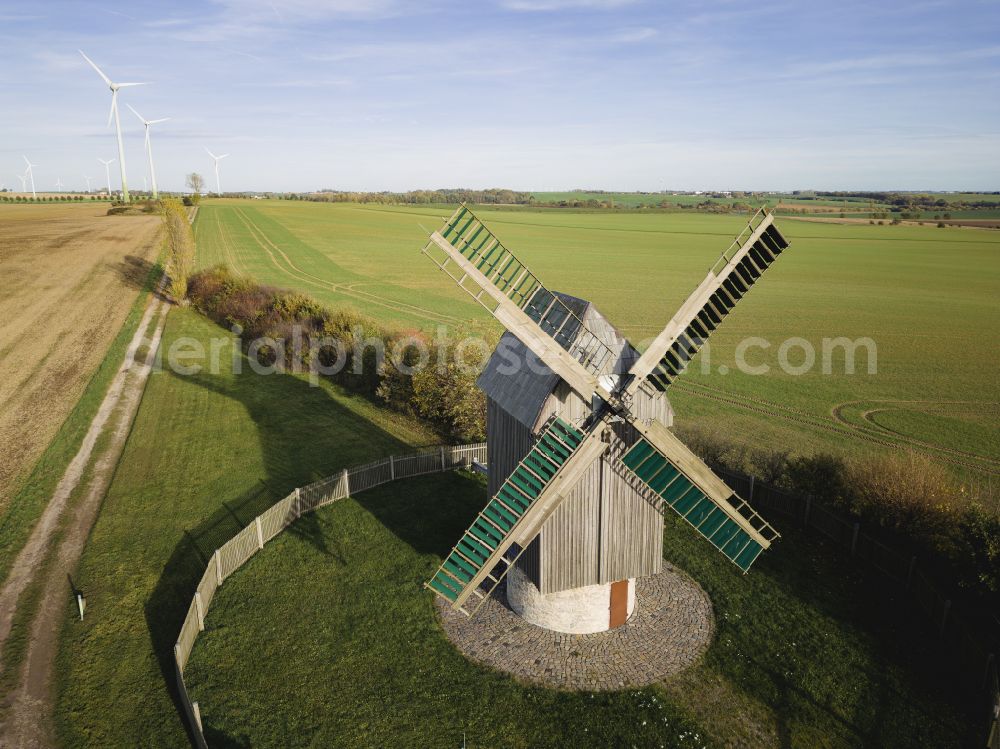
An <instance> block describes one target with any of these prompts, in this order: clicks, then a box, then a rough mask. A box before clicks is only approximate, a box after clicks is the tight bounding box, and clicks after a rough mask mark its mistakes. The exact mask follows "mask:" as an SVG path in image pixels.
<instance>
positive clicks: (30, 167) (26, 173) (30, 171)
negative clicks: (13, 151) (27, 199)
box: [22, 156, 38, 198]
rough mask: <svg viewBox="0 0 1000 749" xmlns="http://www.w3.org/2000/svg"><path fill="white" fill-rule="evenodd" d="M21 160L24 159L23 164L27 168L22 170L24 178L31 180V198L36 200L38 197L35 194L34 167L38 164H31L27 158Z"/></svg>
mask: <svg viewBox="0 0 1000 749" xmlns="http://www.w3.org/2000/svg"><path fill="white" fill-rule="evenodd" d="M22 158H23V159H24V163H25V164H27V165H28V168H27V169H25V170H24V176H25V177H28V178H29V179H30V180H31V197H32V198H37V197H38V195H36V194H35V167H36V166H38V164H32V163H31V162H30V161H28V157H27V156H23V157H22Z"/></svg>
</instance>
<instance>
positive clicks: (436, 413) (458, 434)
mask: <svg viewBox="0 0 1000 749" xmlns="http://www.w3.org/2000/svg"><path fill="white" fill-rule="evenodd" d="M188 298H189V299H190V300H191V302H192V304H193V305H194V307H195V308H196V309H198V310H199V311H200V312H202V313H203V314H205V315H207V316H208V317H210V318H211V319H213V320H215V321H216V322H217V323H219V324H220V325H224V326H226V327H229V328H231V329H235V330H237V331H238V332H239V335H240V338H241V339H242V341H243V343H244V346H245V348H246V350H247V353H248V355H250V356H252V357H253V358H255V359H256V361H257V362H258V363H259V364H260V365H263V366H269V367H275V368H277V369H278V371H310V367H311V366H313V365H314V363H316V362H318V364H319V368H318V371H320V372H321V373H324V374H323V376H326V377H329V378H331V379H332V380H333V381H335V382H337V383H339V384H341V385H343V386H345V387H348V388H349V389H351V390H353V391H355V392H358V393H361V394H363V395H365V396H367V397H370V398H373V399H378V400H380V401H382V402H383V403H385V404H387V405H388V406H390V407H391V408H393V409H395V410H397V411H401V412H403V413H410V414H413V415H415V416H419V417H421V418H423V419H426V420H427V421H428V422H430V423H431V424H432V425H433V426H434V427H435V428H436V429H437V430H438V431H439V432H440V433H441V435H442V436H443V437H446V438H447V439H451V440H460V441H467V442H472V441H479V440H483V439H485V438H486V403H485V399H484V398H483V396H482V393H481V392H480V391H479V389H478V388H477V387H476V382H475V381H476V377H477V375H478V373H479V371H480V369H481V368H482V365H483V364H484V363H485V358H484V354H485V353H487V352H489V351H490V350H492V348H493V346H494V345H495V343H496V340H495V333H493V332H492V331H491V330H489V329H485V328H484V329H482V330H478V331H474V332H475V333H478V334H479V337H480V338H481V339H482V341H483V344H482V345H481V346H472V347H470V346H467V345H460V341H459V340H458V339H457V338H454V337H452V336H450V335H440V334H439V335H438V336H436V337H434V338H433V339H431V338H429V337H428V336H427V335H426V334H425V333H423V332H422V331H415V330H399V329H390V328H387V327H385V326H383V325H381V324H380V323H378V322H376V321H374V320H372V319H371V318H368V317H365V316H364V315H361V314H360V313H358V312H356V311H354V310H352V309H349V308H343V309H331V308H328V307H324V306H322V305H321V304H319V302H317V301H316V300H315V299H313V298H311V297H309V296H307V295H305V294H301V293H299V292H295V291H288V290H285V289H278V288H274V287H271V286H264V285H262V284H259V283H257V282H255V281H253V280H252V279H249V278H245V277H240V276H236V275H234V274H233V273H232V272H231V271H229V270H228V269H227V268H225V267H222V266H218V267H215V268H210V269H207V270H202V271H199V272H198V273H195V274H193V275H192V276H191V277H190V279H189V281H188ZM332 341H336V342H338V344H337V345H336V346H334V345H332V344H331V342H332ZM420 351H423V352H425V354H424V355H425V356H426V357H427V361H428V365H427V366H416V365H418V364H419V363H420V362H419V361H418V360H419V358H420V353H419V352H420ZM331 370H336V371H331Z"/></svg>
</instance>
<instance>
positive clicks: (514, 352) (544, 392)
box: [476, 291, 639, 429]
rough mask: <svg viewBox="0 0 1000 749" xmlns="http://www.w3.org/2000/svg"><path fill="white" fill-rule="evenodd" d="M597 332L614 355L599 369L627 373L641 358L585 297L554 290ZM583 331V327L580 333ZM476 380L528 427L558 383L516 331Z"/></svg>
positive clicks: (507, 336) (503, 340) (504, 340)
mask: <svg viewBox="0 0 1000 749" xmlns="http://www.w3.org/2000/svg"><path fill="white" fill-rule="evenodd" d="M554 293H555V294H556V296H558V297H559V298H560V299H561V300H562V301H563V303H564V304H566V306H567V307H569V308H570V310H571V311H572V312H573V313H574V314H575V315H576V316H577V317H579V318H580V319H581V320H582V321H583V324H584V326H585V327H586V329H587V330H589V331H590V332H591V333H593V334H594V335H595V336H597V337H598V338H599V339H600V340H601V341H602V342H603V343H604V345H606V346H607V347H608V348H609V349H611V352H612V354H613V356H611V357H610V358H609V360H608V363H607V364H606V365H605V366H604V367H603V368H602V370H601V371H600V372H599V373H598V374H601V375H605V374H624V373H625V372H627V371H628V370H629V369H631V367H632V364H633V363H634V362H635V360H636V359H638V358H639V353H638V352H637V351H636V350H635V349H634V348H632V346H631V345H629V343H628V341H627V340H625V336H623V335H622V334H621V332H620V331H619V330H618V329H617V328H616V327H615V326H614V325H612V324H611V322H610V321H609V320H608V319H607V318H606V317H605V316H604V315H602V314H601V313H600V312H599V311H598V309H597V307H595V306H594V305H593V304H592V303H591V302H589V301H587V300H586V299H580V298H578V297H575V296H570V295H569V294H563V293H561V292H558V291H556V292H554ZM582 332H583V329H582V328H581V329H580V330H579V331H578V332H577V335H579V334H580V333H582ZM476 384H477V385H478V386H479V387H480V389H481V390H483V392H485V393H486V395H487V396H488V397H490V398H492V399H493V400H494V401H496V403H497V404H498V405H499V406H500V407H501V408H502V409H503V410H504V411H506V412H507V413H509V414H510V415H511V416H513V417H514V418H515V419H517V420H518V421H519V422H520V423H521V424H523V425H525V426H526V427H528V428H529V429H530V428H534V426H535V424H536V423H537V421H538V416H539V414H540V413H541V410H542V406H544V405H545V401H546V400H547V399H548V397H549V396H550V395H551V394H552V391H553V390H555V388H556V385H558V384H559V375H557V374H556V373H555V372H553V371H552V370H551V369H549V368H548V366H547V365H546V364H545V363H543V362H542V361H541V359H539V358H538V357H537V356H535V354H533V353H532V352H531V350H530V349H528V347H527V346H525V345H524V344H523V343H521V341H520V340H519V339H518V338H517V336H515V335H514V334H513V333H509V332H508V333H504V334H503V336H502V337H501V338H500V342H499V343H498V344H497V347H496V349H494V351H493V355H492V356H491V357H490V359H489V361H488V362H487V363H486V366H485V367H484V369H483V371H482V373H481V374H480V375H479V379H477V380H476Z"/></svg>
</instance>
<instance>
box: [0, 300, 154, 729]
mask: <svg viewBox="0 0 1000 749" xmlns="http://www.w3.org/2000/svg"><path fill="white" fill-rule="evenodd" d="M161 290H162V284H161ZM168 308H169V304H168V302H166V301H165V300H164V299H163V298H162V297H161V296H160V295H159V294H154V295H153V296H152V297H151V298H150V301H149V304H148V305H147V307H146V310H145V312H144V314H143V317H142V320H141V321H140V323H139V326H138V328H137V329H136V332H135V335H134V336H133V338H132V340H131V342H130V343H129V347H128V349H127V351H126V354H125V360H124V362H123V364H122V366H121V368H120V369H119V371H118V373H117V374H116V375H115V378H114V380H113V381H112V383H111V386H110V388H109V389H108V392H107V395H106V396H105V398H104V401H103V402H102V403H101V407H100V410H99V411H98V412H97V415H96V416H95V417H94V419H93V421H92V422H91V424H90V429H89V430H88V432H87V435H86V437H85V438H84V441H83V444H82V445H81V447H80V450H79V452H78V453H77V455H76V456H75V457H74V458H73V461H72V462H71V463H70V465H69V466H68V467H67V469H66V472H65V474H64V475H63V477H62V479H61V480H60V482H59V484H58V486H57V487H56V490H55V492H54V494H53V496H52V498H51V500H50V501H49V503H48V506H47V507H46V508H45V512H44V513H43V515H42V517H41V519H40V520H39V522H38V523H37V525H36V526H35V528H34V530H33V531H32V534H31V537H30V538H29V540H28V543H27V544H26V545H25V547H24V548H23V549H22V550H21V552H20V553H19V554H18V557H17V560H16V561H15V563H14V566H13V569H12V571H11V574H10V577H9V578H8V579H7V581H6V582H5V583H4V585H3V587H2V589H0V669H3V668H4V667H5V666H4V646H5V645H6V643H7V640H8V638H9V636H10V633H11V628H12V626H13V622H14V618H15V613H16V607H17V603H18V601H19V599H20V598H21V596H22V594H24V592H25V591H26V590H27V589H28V588H29V586H31V585H32V583H34V582H36V581H37V582H40V583H41V587H40V592H39V596H38V600H37V602H36V605H35V611H34V614H33V617H32V620H31V623H30V625H29V630H30V636H29V641H28V644H27V648H26V651H25V655H24V658H23V660H22V662H21V663H20V664H19V668H20V671H19V674H18V676H17V680H16V682H15V686H14V687H13V688H12V689H11V691H10V692H9V693H8V694H6V695H4V696H3V702H2V706H3V708H4V716H3V717H4V722H3V723H2V724H0V747H3V749H15V748H16V749H35V748H36V747H49V746H53V745H54V736H53V732H52V704H53V702H52V693H51V690H52V684H53V678H52V676H53V670H54V665H55V656H56V650H57V646H58V637H59V629H60V627H61V625H62V622H63V617H64V616H65V611H66V606H67V605H68V604H69V602H70V600H71V599H72V595H71V591H70V588H69V582H68V579H67V575H68V574H69V573H70V572H72V570H73V569H74V568H75V566H76V563H77V561H78V560H79V558H80V555H81V553H82V552H83V547H84V545H85V543H86V541H87V538H88V536H89V534H90V529H91V527H92V525H93V523H94V520H95V519H96V517H97V514H98V512H99V510H100V507H101V502H102V501H103V499H104V495H105V493H106V491H107V488H108V485H109V484H110V482H111V478H112V476H113V474H114V470H115V467H116V466H117V464H118V459H119V458H120V456H121V453H122V450H123V449H124V446H125V441H126V439H127V438H128V434H129V431H130V429H131V426H132V421H133V419H134V417H135V414H136V412H137V410H138V407H139V403H140V401H141V399H142V393H143V390H144V388H145V385H146V381H147V380H148V378H149V374H150V371H151V365H152V363H153V361H154V359H155V356H156V350H157V348H158V346H159V341H160V337H161V335H162V333H163V326H164V323H165V321H166V314H167V310H168ZM144 343H145V344H147V345H146V346H145V347H144V348H143V349H142V350H140V349H141V347H142V346H143V344H144ZM137 354H142V355H143V356H142V357H140V358H141V361H139V360H137V358H136V357H137ZM102 438H103V439H102ZM99 440H100V441H101V446H100V449H97V447H98V441H99ZM78 489H80V490H81V493H79V494H77V490H78ZM71 498H73V502H72V510H71V511H72V514H71V516H70V517H69V518H67V522H61V521H63V519H64V515H65V514H66V512H67V508H68V507H69V506H70V504H71V502H70V500H71ZM61 528H64V529H65V532H64V533H63V534H62V535H61V536H60V537H59V538H58V541H55V539H56V536H57V534H59V531H60V529H61ZM54 543H55V546H54V548H53V545H54Z"/></svg>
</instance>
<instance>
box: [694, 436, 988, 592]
mask: <svg viewBox="0 0 1000 749" xmlns="http://www.w3.org/2000/svg"><path fill="white" fill-rule="evenodd" d="M677 431H678V433H679V436H681V438H682V439H683V440H684V441H685V442H686V443H687V444H688V445H689V446H690V447H691V449H692V450H693V451H694V452H695V453H697V454H698V455H699V456H701V458H702V459H703V460H704V461H705V462H706V463H708V464H709V465H710V466H713V467H715V468H722V469H728V470H731V471H738V472H741V473H746V474H750V475H753V476H756V477H757V478H758V479H760V480H761V481H763V482H765V483H768V484H771V485H773V486H778V487H780V488H783V489H787V490H788V491H790V492H792V493H793V494H799V495H802V496H811V497H813V498H815V499H818V500H820V501H823V502H825V503H826V504H828V505H831V506H833V507H836V508H837V509H840V510H843V511H846V512H848V513H849V514H850V515H852V516H853V517H855V518H857V519H858V520H859V521H860V522H862V523H864V524H865V525H866V526H868V527H877V528H880V529H882V530H883V532H884V534H885V535H887V536H889V537H891V538H892V539H893V540H894V541H896V542H897V543H907V544H909V545H910V546H911V548H912V549H913V552H914V553H915V554H917V555H918V556H920V557H921V558H922V559H924V560H928V561H930V560H933V561H934V562H935V566H936V567H938V568H940V569H941V570H942V571H943V572H944V574H945V575H946V576H947V577H949V578H951V579H952V580H954V582H955V583H956V584H957V585H958V586H959V587H960V588H961V589H963V590H965V591H968V592H969V593H972V594H974V595H975V596H976V598H978V599H979V601H980V602H981V603H983V604H985V605H986V606H987V607H989V608H988V609H987V610H993V611H996V610H1000V511H998V509H1000V508H998V504H997V497H996V496H995V493H994V490H993V488H992V486H991V485H989V484H986V485H971V484H965V483H961V482H959V481H956V480H955V478H953V476H952V475H951V474H950V473H949V472H948V471H947V470H946V469H944V468H943V467H942V466H941V465H940V464H939V463H937V462H935V461H933V460H932V459H931V458H929V457H927V456H925V455H922V454H919V453H915V452H912V451H905V452H892V453H887V454H871V455H867V456H865V457H862V458H851V459H848V458H844V457H842V456H839V455H833V454H830V453H815V454H812V455H802V454H795V453H793V452H791V451H787V450H769V449H763V448H759V447H748V446H746V445H743V444H740V443H736V442H734V441H731V440H728V439H726V438H725V437H723V436H720V435H719V434H718V433H717V432H713V431H710V430H708V429H705V428H700V427H685V428H679V429H678V430H677Z"/></svg>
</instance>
